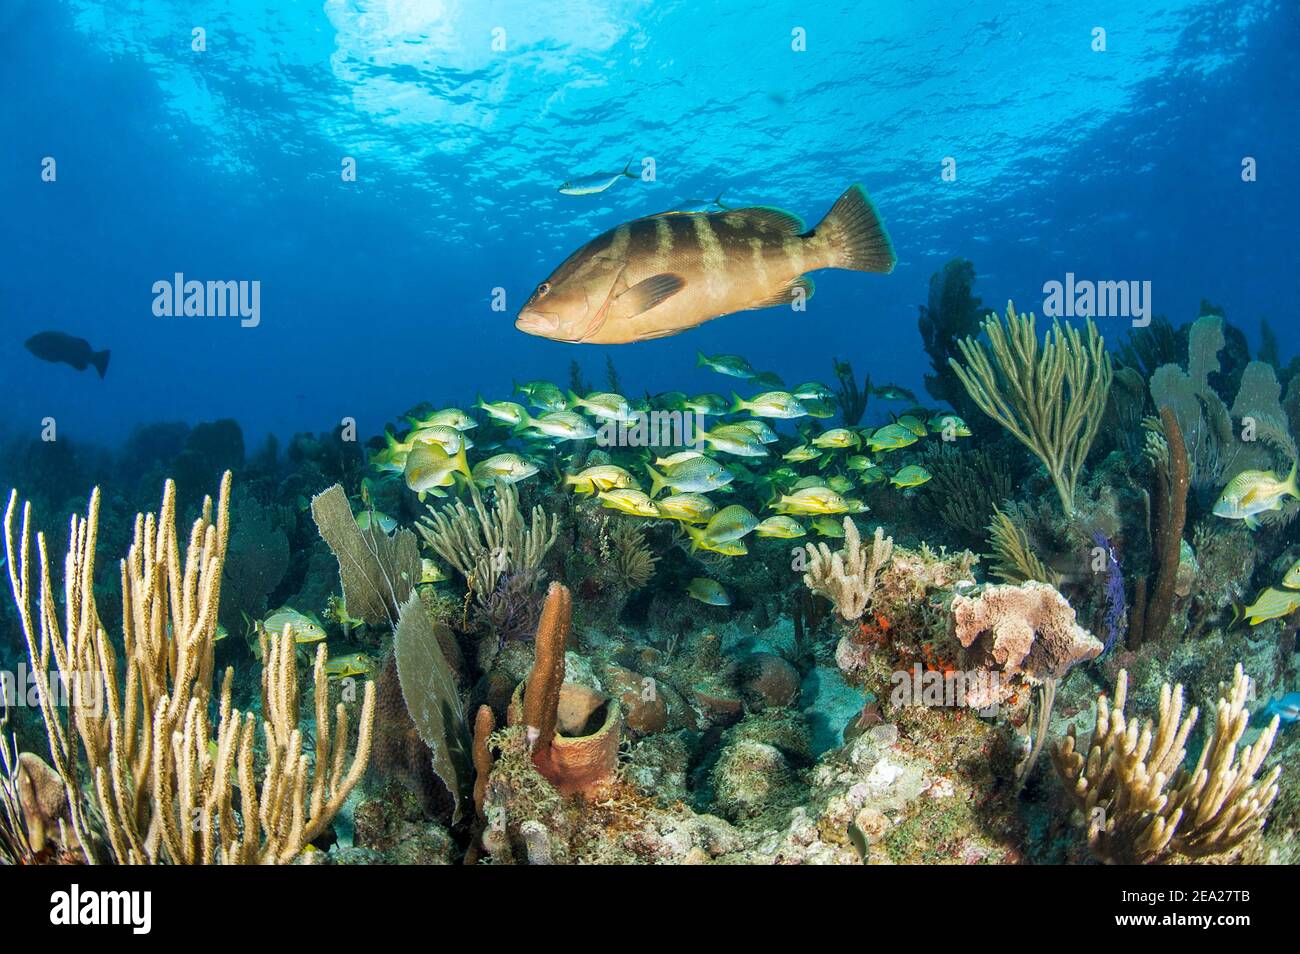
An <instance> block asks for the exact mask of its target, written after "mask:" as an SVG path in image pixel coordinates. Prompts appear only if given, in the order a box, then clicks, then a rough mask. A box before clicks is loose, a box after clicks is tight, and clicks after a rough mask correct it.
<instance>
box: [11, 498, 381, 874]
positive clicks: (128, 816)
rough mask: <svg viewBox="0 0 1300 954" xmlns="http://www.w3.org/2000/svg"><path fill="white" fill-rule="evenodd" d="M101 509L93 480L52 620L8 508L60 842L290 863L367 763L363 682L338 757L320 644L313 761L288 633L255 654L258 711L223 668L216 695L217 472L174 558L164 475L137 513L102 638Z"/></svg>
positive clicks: (42, 572) (122, 854) (224, 534)
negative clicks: (118, 614)
mask: <svg viewBox="0 0 1300 954" xmlns="http://www.w3.org/2000/svg"><path fill="white" fill-rule="evenodd" d="M99 503H100V492H99V490H98V489H96V490H95V491H94V492H93V493H92V494H91V498H90V505H89V508H88V509H87V512H86V515H85V516H84V517H73V519H72V524H71V532H70V542H69V549H68V556H67V560H66V563H65V566H66V573H67V575H66V579H65V581H64V587H63V593H64V597H65V599H64V607H63V610H64V612H63V623H62V625H60V623H59V611H58V605H57V603H56V599H55V589H54V586H53V584H52V580H51V576H50V570H49V559H48V551H47V547H46V541H45V536H44V534H36V547H37V554H38V556H37V559H36V560H33V555H32V552H31V544H32V529H31V505H30V504H27V505H24V507H23V508H22V527H21V532H20V533H16V532H15V531H16V528H15V517H16V515H17V511H18V507H17V494H16V493H14V494H11V495H10V499H9V505H8V508H7V509H6V512H5V545H6V556H7V558H8V564H9V579H10V583H11V586H12V588H13V596H14V602H15V604H16V606H17V608H18V616H19V622H20V628H21V630H22V632H23V636H24V638H25V640H26V644H27V653H28V661H29V664H30V666H31V668H32V671H33V673H34V675H35V677H36V685H37V687H38V699H39V706H40V711H41V715H42V717H43V719H44V723H45V729H46V734H47V738H48V742H49V749H50V757H51V763H52V768H53V770H54V772H55V773H56V774H57V776H58V778H59V779H61V781H62V785H63V790H64V794H65V796H66V800H67V816H68V817H67V827H68V828H69V829H70V834H69V836H68V838H67V841H68V842H69V843H70V844H69V847H73V848H77V849H79V850H80V852H81V853H82V855H83V856H84V857H85V860H86V861H87V862H91V863H94V862H96V861H98V860H100V858H99V850H98V848H97V842H98V839H97V837H96V832H95V830H94V829H95V827H97V826H98V825H102V827H103V829H104V832H105V836H106V839H107V842H108V845H109V849H110V851H111V854H112V859H113V860H114V861H116V862H117V863H119V864H143V863H163V862H168V863H176V864H195V863H204V864H214V863H226V864H229V863H258V862H262V863H265V862H271V863H287V862H290V861H292V860H293V859H294V858H295V857H296V856H297V855H298V854H299V853H300V852H301V851H302V850H303V849H304V848H305V847H306V846H307V844H308V843H309V842H310V841H312V840H313V839H314V838H316V837H318V836H319V835H320V834H321V833H322V832H323V831H324V830H325V828H326V826H328V825H329V823H330V821H331V819H332V818H333V817H334V815H335V814H336V813H337V812H338V811H339V809H340V808H341V807H342V805H343V802H344V801H345V800H346V799H347V797H348V795H349V794H350V793H351V791H352V789H353V788H354V787H355V786H356V784H357V783H358V782H359V781H360V778H361V775H362V773H363V772H364V771H365V767H366V762H367V760H368V758H369V751H370V737H371V725H372V722H373V717H374V702H375V693H374V687H373V685H372V684H370V683H367V685H366V689H365V698H364V702H363V703H362V709H361V718H360V720H359V726H358V732H357V742H356V747H355V749H354V753H353V756H352V762H351V765H350V766H349V765H348V763H347V748H348V742H349V735H350V732H349V727H348V710H347V706H345V705H344V704H342V703H340V704H339V705H338V707H337V710H336V712H335V718H334V722H333V724H332V725H331V721H330V718H329V715H330V713H329V695H328V685H327V681H326V674H325V647H324V645H321V646H320V647H318V650H317V655H316V661H315V667H314V679H315V706H316V724H315V727H314V737H315V743H314V758H313V757H312V756H310V755H308V754H307V753H306V752H304V751H303V739H304V735H303V731H302V730H301V729H300V728H299V724H298V675H297V669H296V663H295V658H296V652H297V651H296V645H295V643H294V640H293V637H292V636H291V635H290V634H289V633H288V631H287V630H286V631H285V632H284V633H282V634H273V635H272V636H271V637H270V639H269V641H268V644H267V645H265V646H264V647H263V649H264V651H263V659H264V668H263V672H262V713H261V719H260V720H259V719H258V717H257V716H255V715H254V714H253V713H243V714H241V713H240V712H239V711H238V710H236V709H232V708H231V684H232V681H233V676H234V673H233V670H231V669H227V670H226V672H225V677H224V679H223V680H222V685H221V691H220V693H219V695H217V696H216V698H215V699H214V698H213V691H212V690H213V652H214V645H215V643H216V639H217V612H218V603H219V596H220V592H221V575H222V569H223V567H224V564H225V556H226V542H227V539H228V536H229V528H230V516H229V505H230V474H229V473H227V474H226V475H225V478H224V479H223V481H222V483H221V493H220V498H219V501H218V503H217V507H216V510H215V514H214V511H213V504H212V500H211V499H210V498H209V499H207V500H205V501H204V503H203V507H202V513H201V515H200V516H199V518H198V520H196V521H195V523H194V526H193V529H192V530H191V531H190V536H189V545H188V546H187V547H186V549H185V552H184V554H182V553H181V547H180V541H179V540H178V537H177V533H176V522H175V518H176V488H175V485H174V484H172V483H171V482H170V481H168V482H167V484H166V488H165V490H164V493H163V502H162V507H161V509H160V511H159V513H158V514H157V515H155V514H149V515H147V516H146V515H143V514H142V515H139V516H137V517H136V520H135V531H134V540H133V542H132V544H131V548H130V551H129V552H128V554H127V557H126V559H125V560H123V561H122V563H121V579H122V620H123V622H122V641H121V645H120V646H115V645H114V644H113V643H112V641H110V639H109V638H108V634H107V633H105V632H104V629H103V627H102V626H101V624H100V621H99V613H98V611H97V608H96V605H95V595H94V589H93V582H94V564H95V544H96V537H97V532H98V526H99ZM33 572H35V574H36V575H37V578H38V580H39V591H38V592H33V588H32V585H33V582H32V575H33ZM34 603H35V606H33V604H34ZM33 608H35V610H36V614H35V616H34V614H33ZM119 654H121V659H120V660H119ZM56 686H66V687H67V692H68V699H67V705H66V706H64V705H60V704H59V702H60V700H58V699H56V698H55V697H54V696H55V691H54V687H56ZM214 702H215V703H216V711H217V713H218V722H217V726H216V731H215V733H214V732H213V731H212V726H211V725H210V723H209V712H210V710H211V709H212V707H213V703H214ZM65 713H66V715H65ZM259 721H260V722H261V724H262V728H263V733H264V737H265V746H264V749H265V760H264V767H263V772H262V778H261V784H260V785H259V784H258V780H257V779H256V777H255V775H254V741H255V734H256V729H257V724H258V722H259ZM83 758H84V765H85V770H86V773H87V774H86V778H85V785H86V786H88V787H89V792H87V791H86V790H85V789H84V788H83V780H82V760H83ZM345 768H346V769H347V771H346V773H345V771H344V770H345ZM236 794H237V795H238V808H236V805H235V802H236ZM92 799H93V801H92ZM92 804H93V809H92V807H91V806H92ZM92 815H97V816H98V818H99V821H98V822H92Z"/></svg>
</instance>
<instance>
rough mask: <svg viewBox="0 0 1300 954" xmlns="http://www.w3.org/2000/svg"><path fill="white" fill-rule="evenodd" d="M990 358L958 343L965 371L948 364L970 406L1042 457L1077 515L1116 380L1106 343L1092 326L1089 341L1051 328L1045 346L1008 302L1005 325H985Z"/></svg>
mask: <svg viewBox="0 0 1300 954" xmlns="http://www.w3.org/2000/svg"><path fill="white" fill-rule="evenodd" d="M983 329H984V333H985V334H986V335H988V339H989V347H990V348H991V349H992V352H993V354H992V359H991V360H990V357H989V351H988V350H986V349H985V347H984V345H983V344H981V343H980V342H979V341H977V340H976V339H974V338H965V339H963V340H961V341H959V342H958V346H959V347H960V348H961V353H962V356H963V357H964V358H965V359H966V364H965V365H962V364H960V363H959V362H958V361H957V360H956V359H955V358H954V359H950V362H949V363H950V364H951V366H952V369H953V371H954V372H955V373H956V375H957V377H958V378H959V379H960V380H961V383H962V384H963V385H964V386H965V388H966V391H967V393H968V394H969V395H970V396H971V399H972V400H973V401H974V402H975V403H976V404H978V405H979V408H980V410H982V411H983V412H984V413H985V414H987V415H988V416H989V417H991V418H993V420H995V421H997V422H998V423H999V424H1001V425H1002V427H1004V428H1005V429H1006V430H1007V431H1008V432H1010V433H1011V434H1012V436H1014V437H1015V438H1016V440H1018V441H1020V443H1022V444H1024V445H1025V446H1026V447H1028V448H1029V449H1030V450H1031V451H1033V452H1034V454H1035V455H1037V457H1038V459H1039V460H1040V461H1042V462H1043V466H1044V467H1046V468H1047V473H1048V476H1050V477H1051V479H1052V483H1053V485H1054V486H1055V487H1056V492H1057V494H1058V495H1059V496H1060V498H1061V506H1062V508H1063V509H1064V510H1065V513H1066V514H1067V515H1069V514H1072V513H1073V512H1074V488H1075V484H1076V483H1077V482H1078V479H1079V472H1080V471H1081V470H1083V462H1084V460H1085V459H1086V458H1087V456H1088V450H1089V449H1090V448H1091V447H1092V442H1093V439H1094V438H1096V436H1097V429H1098V428H1099V427H1100V426H1101V420H1102V417H1103V415H1104V414H1105V412H1106V397H1107V395H1108V394H1109V392H1110V383H1111V379H1112V377H1113V370H1112V367H1111V360H1110V355H1109V354H1108V353H1107V351H1106V343H1105V340H1104V339H1103V338H1102V336H1101V335H1100V334H1098V333H1097V326H1096V325H1094V324H1093V323H1092V320H1091V319H1089V321H1088V340H1087V342H1085V341H1084V340H1083V336H1082V335H1080V334H1079V331H1078V330H1077V329H1076V328H1073V327H1070V326H1068V325H1062V324H1061V323H1060V322H1059V321H1054V322H1053V323H1052V327H1051V329H1050V330H1049V331H1048V332H1047V336H1046V338H1045V339H1044V340H1043V342H1042V344H1041V346H1040V343H1039V341H1038V332H1037V331H1036V330H1035V319H1034V315H1033V313H1032V312H1031V313H1030V314H1029V315H1028V316H1027V317H1026V316H1024V315H1018V314H1016V310H1015V307H1014V306H1013V305H1012V304H1011V302H1007V314H1006V319H1005V321H1004V320H1002V319H999V318H998V317H997V316H996V315H989V317H988V318H987V319H986V320H985V321H984V324H983Z"/></svg>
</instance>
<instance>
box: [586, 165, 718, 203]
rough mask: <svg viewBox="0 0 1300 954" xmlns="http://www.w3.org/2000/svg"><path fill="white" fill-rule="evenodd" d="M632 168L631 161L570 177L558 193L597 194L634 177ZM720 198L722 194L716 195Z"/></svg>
mask: <svg viewBox="0 0 1300 954" xmlns="http://www.w3.org/2000/svg"><path fill="white" fill-rule="evenodd" d="M631 168H632V163H630V162H629V163H628V164H627V165H625V166H624V167H623V171H622V172H593V173H592V174H591V175H589V176H579V177H578V178H576V179H570V180H569V181H568V182H566V183H564V184H563V185H562V186H560V193H561V194H563V195H597V194H599V193H601V192H604V191H605V190H606V189H608V188H609V187H610V186H612V185H613V184H614V183H615V182H617V181H618V180H619V179H635V178H636V175H635V174H634V173H631V172H628V170H629V169H631ZM718 198H722V196H718Z"/></svg>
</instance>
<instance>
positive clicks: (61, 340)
mask: <svg viewBox="0 0 1300 954" xmlns="http://www.w3.org/2000/svg"><path fill="white" fill-rule="evenodd" d="M27 350H28V351H30V352H31V353H32V354H34V355H36V357H38V358H40V359H41V360H42V361H53V362H56V363H61V364H70V365H72V366H73V367H74V368H76V369H77V370H78V371H85V370H86V368H87V367H89V366H90V365H92V364H93V365H94V366H95V370H96V371H98V372H99V376H100V377H101V378H102V377H103V376H104V374H105V372H107V371H108V354H109V353H108V351H107V350H104V351H96V350H94V349H93V348H91V347H90V342H89V341H87V340H86V339H85V338H74V337H72V335H65V334H64V333H63V332H61V331H42V332H41V333H40V334H39V335H32V336H31V337H30V338H28V339H27Z"/></svg>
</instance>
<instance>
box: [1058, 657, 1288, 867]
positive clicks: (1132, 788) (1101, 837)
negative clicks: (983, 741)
mask: <svg viewBox="0 0 1300 954" xmlns="http://www.w3.org/2000/svg"><path fill="white" fill-rule="evenodd" d="M1219 689H1220V697H1219V702H1218V706H1217V711H1216V714H1215V723H1214V729H1213V731H1212V732H1211V734H1210V737H1209V738H1208V739H1207V740H1206V742H1205V746H1204V748H1202V749H1201V754H1200V757H1199V758H1198V759H1197V761H1196V764H1195V766H1194V767H1192V768H1190V769H1188V768H1186V767H1185V766H1184V764H1183V762H1184V759H1185V758H1186V756H1187V749H1186V745H1187V740H1188V738H1189V736H1190V735H1191V733H1192V729H1193V728H1194V727H1195V726H1196V722H1197V719H1198V718H1199V715H1200V712H1199V710H1197V709H1195V708H1193V709H1192V711H1191V713H1189V714H1188V715H1187V716H1186V718H1184V716H1183V687H1182V686H1170V685H1169V684H1167V683H1166V684H1165V686H1164V687H1163V688H1162V689H1161V691H1160V716H1159V721H1158V722H1157V723H1155V724H1152V722H1151V721H1150V720H1147V721H1146V723H1145V724H1142V725H1140V726H1139V724H1138V722H1137V721H1136V720H1135V721H1133V722H1129V721H1128V720H1127V718H1126V717H1125V715H1124V705H1125V702H1126V701H1127V699H1128V673H1127V672H1125V671H1121V672H1120V674H1119V679H1118V680H1117V682H1116V684H1115V698H1114V702H1113V703H1112V702H1111V701H1110V700H1109V699H1107V697H1106V695H1105V694H1104V693H1103V694H1102V695H1101V696H1100V698H1098V700H1097V726H1096V728H1095V729H1094V731H1093V734H1092V740H1091V742H1090V743H1089V744H1088V746H1087V748H1086V749H1085V750H1083V751H1086V752H1087V757H1086V758H1085V756H1084V755H1083V752H1082V751H1080V749H1079V746H1078V740H1077V739H1076V737H1075V733H1074V730H1073V728H1071V730H1070V734H1069V735H1068V736H1067V737H1066V738H1065V739H1064V740H1063V741H1062V742H1061V743H1060V745H1059V746H1058V747H1057V748H1056V751H1055V752H1054V753H1053V760H1054V761H1055V763H1056V769H1057V772H1058V773H1059V774H1060V776H1061V780H1062V781H1063V782H1064V783H1065V787H1066V791H1067V792H1068V793H1069V795H1070V797H1071V799H1072V800H1073V801H1074V804H1075V806H1076V807H1077V808H1078V809H1079V810H1081V811H1082V812H1083V813H1084V815H1085V817H1086V818H1087V823H1088V844H1089V845H1090V846H1091V848H1092V850H1093V852H1094V853H1095V854H1096V855H1097V856H1098V857H1099V858H1101V859H1102V860H1103V861H1107V862H1112V863H1118V864H1147V863H1153V862H1163V861H1168V860H1170V859H1171V858H1173V857H1174V856H1178V855H1181V856H1183V857H1186V858H1204V857H1207V856H1210V855H1220V854H1224V853H1226V852H1230V851H1232V850H1234V849H1236V848H1238V847H1239V846H1240V845H1241V844H1242V843H1243V842H1244V841H1245V840H1246V839H1247V838H1249V837H1250V836H1251V835H1253V834H1255V833H1256V832H1257V831H1259V830H1260V829H1261V828H1262V827H1263V826H1264V821H1265V819H1266V818H1267V817H1268V810H1269V807H1270V806H1271V805H1272V804H1273V800H1274V799H1276V798H1277V793H1278V787H1277V780H1278V776H1279V775H1280V774H1281V767H1280V766H1278V767H1275V768H1274V769H1273V771H1271V772H1270V773H1269V774H1268V776H1267V777H1266V778H1264V780H1263V781H1260V782H1256V781H1255V775H1256V774H1257V773H1258V772H1259V770H1260V767H1261V766H1262V765H1263V764H1264V760H1265V759H1266V758H1267V757H1268V753H1269V750H1270V749H1271V748H1272V746H1273V740H1274V738H1275V737H1276V735H1277V728H1278V719H1277V717H1276V716H1274V718H1273V721H1272V722H1271V724H1270V725H1269V726H1268V728H1266V729H1265V730H1264V732H1263V734H1262V735H1260V737H1259V738H1258V739H1257V740H1256V741H1255V742H1254V743H1253V744H1251V745H1247V746H1245V747H1244V748H1242V749H1241V750H1240V753H1239V752H1238V749H1237V745H1238V743H1239V742H1240V741H1241V736H1242V733H1244V732H1245V731H1246V726H1247V724H1248V723H1249V722H1250V713H1249V711H1248V710H1247V709H1246V699H1247V697H1248V695H1249V693H1250V679H1249V678H1248V677H1247V676H1246V675H1245V674H1244V673H1243V672H1242V669H1241V666H1240V665H1238V666H1237V667H1236V670H1235V671H1234V673H1233V678H1232V683H1231V684H1230V685H1226V686H1220V687H1219Z"/></svg>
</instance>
